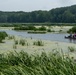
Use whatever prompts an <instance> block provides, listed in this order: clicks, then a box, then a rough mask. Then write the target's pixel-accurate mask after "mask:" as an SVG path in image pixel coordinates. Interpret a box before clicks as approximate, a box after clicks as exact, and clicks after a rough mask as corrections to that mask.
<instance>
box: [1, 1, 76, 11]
mask: <svg viewBox="0 0 76 75" xmlns="http://www.w3.org/2000/svg"><path fill="white" fill-rule="evenodd" d="M75 4H76V0H0V11H25V12H31V11H36V10H47V11H49V10H51V9H53V8H58V7H65V6H71V5H75Z"/></svg>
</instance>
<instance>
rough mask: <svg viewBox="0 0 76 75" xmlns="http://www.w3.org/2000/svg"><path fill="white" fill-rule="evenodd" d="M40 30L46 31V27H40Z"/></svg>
mask: <svg viewBox="0 0 76 75" xmlns="http://www.w3.org/2000/svg"><path fill="white" fill-rule="evenodd" d="M38 30H40V31H46V27H44V26H42V27H39V29H38Z"/></svg>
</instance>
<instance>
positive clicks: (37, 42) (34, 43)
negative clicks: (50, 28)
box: [33, 40, 44, 46]
mask: <svg viewBox="0 0 76 75" xmlns="http://www.w3.org/2000/svg"><path fill="white" fill-rule="evenodd" d="M33 45H36V46H43V45H44V43H43V42H42V41H41V40H38V41H35V42H33Z"/></svg>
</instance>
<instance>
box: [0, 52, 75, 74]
mask: <svg viewBox="0 0 76 75" xmlns="http://www.w3.org/2000/svg"><path fill="white" fill-rule="evenodd" d="M0 75H76V63H75V62H74V60H73V59H71V58H69V57H68V58H64V57H63V56H62V55H61V54H60V53H59V52H51V53H49V54H48V55H47V54H46V53H45V52H42V54H41V55H38V54H37V55H29V54H28V53H26V52H24V51H21V52H16V51H15V52H10V53H8V54H6V55H5V54H0Z"/></svg>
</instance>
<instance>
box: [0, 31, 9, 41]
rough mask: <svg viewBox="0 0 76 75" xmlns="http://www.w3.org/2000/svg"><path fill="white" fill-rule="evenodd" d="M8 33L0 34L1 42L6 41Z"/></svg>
mask: <svg viewBox="0 0 76 75" xmlns="http://www.w3.org/2000/svg"><path fill="white" fill-rule="evenodd" d="M7 36H8V35H7V33H6V32H0V42H2V40H3V39H5V37H7Z"/></svg>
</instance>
